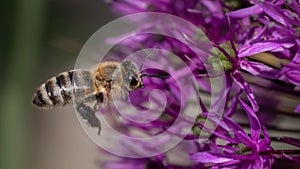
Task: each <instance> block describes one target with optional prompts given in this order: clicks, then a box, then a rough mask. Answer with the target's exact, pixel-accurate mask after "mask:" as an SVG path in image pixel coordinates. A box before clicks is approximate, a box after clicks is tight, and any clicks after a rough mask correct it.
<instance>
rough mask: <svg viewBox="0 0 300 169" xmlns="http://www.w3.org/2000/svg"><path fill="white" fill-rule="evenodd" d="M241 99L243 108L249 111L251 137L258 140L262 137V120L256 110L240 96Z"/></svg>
mask: <svg viewBox="0 0 300 169" xmlns="http://www.w3.org/2000/svg"><path fill="white" fill-rule="evenodd" d="M239 101H240V103H241V105H242V107H243V109H244V110H245V111H246V112H247V115H248V118H249V121H250V127H251V137H252V139H253V140H255V141H256V142H258V139H259V138H260V131H261V124H260V121H259V119H258V117H257V115H256V114H255V112H254V111H253V110H252V109H251V108H250V107H249V106H248V105H247V104H246V103H245V102H244V101H243V100H242V99H240V98H239Z"/></svg>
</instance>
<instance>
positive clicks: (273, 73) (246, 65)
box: [240, 60, 279, 79]
mask: <svg viewBox="0 0 300 169" xmlns="http://www.w3.org/2000/svg"><path fill="white" fill-rule="evenodd" d="M240 66H241V68H242V69H244V70H246V71H247V72H249V73H251V74H253V75H256V76H262V77H265V78H269V79H276V78H277V74H278V72H279V71H278V70H276V69H273V68H271V67H269V66H267V65H265V64H263V63H259V62H252V61H248V60H241V61H240Z"/></svg>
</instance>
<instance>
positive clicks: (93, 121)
mask: <svg viewBox="0 0 300 169" xmlns="http://www.w3.org/2000/svg"><path fill="white" fill-rule="evenodd" d="M76 110H77V112H78V113H79V114H80V116H81V117H82V118H83V119H85V120H87V122H88V123H89V124H90V126H91V127H97V128H98V129H99V130H98V135H100V131H101V124H100V121H99V119H98V118H97V117H96V111H95V110H94V109H92V108H91V107H90V106H88V105H87V104H85V103H84V102H81V103H78V104H77V106H76Z"/></svg>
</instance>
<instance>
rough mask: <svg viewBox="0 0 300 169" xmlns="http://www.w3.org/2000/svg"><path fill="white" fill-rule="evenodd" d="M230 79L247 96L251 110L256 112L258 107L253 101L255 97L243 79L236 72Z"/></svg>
mask: <svg viewBox="0 0 300 169" xmlns="http://www.w3.org/2000/svg"><path fill="white" fill-rule="evenodd" d="M232 77H233V79H234V80H235V82H236V83H237V84H238V85H239V86H240V87H241V89H243V90H244V91H245V93H246V94H247V98H248V100H249V101H250V103H251V105H252V108H253V110H254V111H255V112H257V111H258V109H259V107H258V104H257V102H256V100H255V96H254V94H253V92H252V91H251V89H250V86H249V84H248V83H247V82H246V81H245V80H244V78H243V77H242V76H241V74H240V73H239V72H238V71H235V72H233V74H232Z"/></svg>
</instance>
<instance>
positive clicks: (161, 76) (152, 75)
mask: <svg viewBox="0 0 300 169" xmlns="http://www.w3.org/2000/svg"><path fill="white" fill-rule="evenodd" d="M143 76H147V77H156V78H160V79H169V78H170V76H169V75H155V74H142V75H141V77H143Z"/></svg>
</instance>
